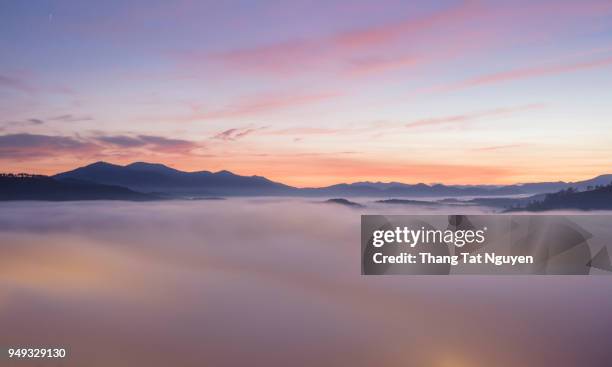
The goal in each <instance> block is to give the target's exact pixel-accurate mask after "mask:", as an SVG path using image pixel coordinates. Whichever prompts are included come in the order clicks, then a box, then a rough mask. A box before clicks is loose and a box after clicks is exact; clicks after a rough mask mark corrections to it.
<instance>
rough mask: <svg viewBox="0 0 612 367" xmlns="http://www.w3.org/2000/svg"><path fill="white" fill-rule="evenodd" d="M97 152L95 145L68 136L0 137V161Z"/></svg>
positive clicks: (24, 135) (20, 135)
mask: <svg viewBox="0 0 612 367" xmlns="http://www.w3.org/2000/svg"><path fill="white" fill-rule="evenodd" d="M97 151H99V146H97V145H96V144H94V143H92V142H89V141H86V140H82V139H79V138H76V137H70V136H51V135H39V134H8V135H2V136H0V159H20V158H35V157H43V156H56V155H73V156H76V155H83V154H86V155H87V154H92V153H95V152H97Z"/></svg>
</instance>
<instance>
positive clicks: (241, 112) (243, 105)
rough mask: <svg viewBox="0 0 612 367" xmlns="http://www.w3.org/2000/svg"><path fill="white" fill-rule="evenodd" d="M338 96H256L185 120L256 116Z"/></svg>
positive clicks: (333, 94) (316, 94)
mask: <svg viewBox="0 0 612 367" xmlns="http://www.w3.org/2000/svg"><path fill="white" fill-rule="evenodd" d="M340 95H341V93H339V92H320V93H310V94H300V93H294V94H270V95H257V96H253V97H247V98H244V99H242V100H240V101H238V102H236V103H234V104H231V105H229V106H227V107H225V108H221V109H218V110H210V111H202V112H196V113H195V114H194V115H193V116H190V117H189V118H187V120H190V121H194V120H210V119H224V118H236V117H244V116H250V115H257V114H263V113H266V112H272V111H277V110H283V109H288V108H291V107H296V106H302V105H307V104H312V103H317V102H322V101H326V100H329V99H332V98H335V97H338V96H340Z"/></svg>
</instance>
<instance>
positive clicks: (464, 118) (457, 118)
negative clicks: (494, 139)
mask: <svg viewBox="0 0 612 367" xmlns="http://www.w3.org/2000/svg"><path fill="white" fill-rule="evenodd" d="M543 107H544V105H542V104H539V103H534V104H528V105H524V106H518V107H504V108H495V109H491V110H486V111H478V112H472V113H466V114H459V115H450V116H443V117H434V118H427V119H421V120H416V121H413V122H410V123H408V124H406V125H405V126H406V127H407V128H419V127H426V126H433V125H448V124H461V123H467V122H472V121H475V120H479V119H482V118H488V117H498V116H504V115H510V114H513V113H516V112H522V111H529V110H534V109H539V108H543Z"/></svg>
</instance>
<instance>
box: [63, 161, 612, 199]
mask: <svg viewBox="0 0 612 367" xmlns="http://www.w3.org/2000/svg"><path fill="white" fill-rule="evenodd" d="M53 177H54V178H55V179H58V180H66V179H77V180H81V181H88V182H92V183H99V184H106V185H117V186H123V187H126V188H129V189H131V190H135V191H141V192H161V193H168V194H177V195H185V194H187V195H208V196H211V195H216V196H233V195H236V196H283V195H286V196H330V197H331V196H348V197H351V196H352V197H360V196H361V197H428V196H430V197H443V196H449V197H458V196H509V195H534V194H542V193H550V192H557V191H560V190H564V189H567V188H569V187H574V188H578V189H580V190H585V189H587V187H589V186H593V187H594V186H597V185H605V184H608V183H610V182H612V175H610V174H608V175H601V176H598V177H595V178H593V179H590V180H585V181H579V182H575V183H571V182H562V181H559V182H541V183H523V184H514V185H443V184H433V185H427V184H424V183H418V184H404V183H399V182H389V183H385V182H355V183H351V184H347V183H341V184H336V185H331V186H326V187H318V188H297V187H293V186H289V185H285V184H282V183H279V182H274V181H271V180H269V179H267V178H265V177H261V176H241V175H237V174H234V173H232V172H229V171H219V172H210V171H197V172H184V171H180V170H177V169H174V168H171V167H168V166H165V165H163V164H159V163H146V162H135V163H132V164H128V165H126V166H121V165H116V164H111V163H106V162H96V163H93V164H90V165H88V166H85V167H80V168H77V169H74V170H72V171H68V172H63V173H60V174H57V175H55V176H53Z"/></svg>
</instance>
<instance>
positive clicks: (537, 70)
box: [426, 57, 612, 92]
mask: <svg viewBox="0 0 612 367" xmlns="http://www.w3.org/2000/svg"><path fill="white" fill-rule="evenodd" d="M611 65H612V57H606V58H601V59H594V60H587V61H581V62H575V63H568V64H556V65H547V66H534V67H527V68H519V69H514V70H509V71H502V72H497V73H492V74H485V75H481V76H477V77H474V78H470V79H466V80H463V81H460V82H457V83H452V84H448V85H440V86H436V87H433V88H429V89H427V90H426V92H450V91H456V90H461V89H467V88H473V87H479V86H483V85H491V84H497V83H503V82H509V81H515V80H523V79H529V78H537V77H542V76H548V75H557V74H563V73H569V72H575V71H580V70H588V69H594V68H599V67H606V66H611Z"/></svg>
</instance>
